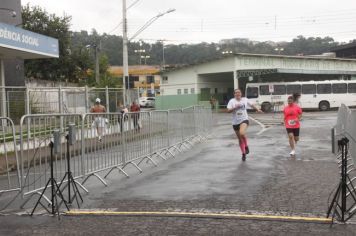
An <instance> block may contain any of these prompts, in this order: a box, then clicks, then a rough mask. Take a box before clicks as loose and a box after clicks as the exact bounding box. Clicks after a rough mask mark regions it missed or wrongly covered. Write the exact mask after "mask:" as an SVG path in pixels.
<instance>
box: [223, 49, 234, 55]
mask: <svg viewBox="0 0 356 236" xmlns="http://www.w3.org/2000/svg"><path fill="white" fill-rule="evenodd" d="M221 53H222V54H223V55H226V54H232V51H229V50H226V51H222V52H221Z"/></svg>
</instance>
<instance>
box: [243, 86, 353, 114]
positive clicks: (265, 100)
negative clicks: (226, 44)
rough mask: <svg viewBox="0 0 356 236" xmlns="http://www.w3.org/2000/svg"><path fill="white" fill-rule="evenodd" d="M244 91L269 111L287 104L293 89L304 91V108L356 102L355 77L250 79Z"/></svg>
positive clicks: (301, 93)
mask: <svg viewBox="0 0 356 236" xmlns="http://www.w3.org/2000/svg"><path fill="white" fill-rule="evenodd" d="M245 91H246V97H247V98H249V99H250V100H252V102H254V103H255V104H256V105H257V106H260V108H261V109H262V110H263V111H270V110H271V109H272V108H273V107H274V106H275V104H279V105H285V104H286V103H287V98H288V96H290V95H292V94H293V93H299V94H300V95H301V98H300V101H299V103H300V105H301V107H302V108H307V109H319V110H322V111H326V110H329V109H330V108H334V107H339V106H340V105H341V104H342V103H343V104H345V105H346V106H356V80H324V81H302V82H301V81H300V82H298V81H297V82H283V83H278V82H270V83H248V84H246V90H245Z"/></svg>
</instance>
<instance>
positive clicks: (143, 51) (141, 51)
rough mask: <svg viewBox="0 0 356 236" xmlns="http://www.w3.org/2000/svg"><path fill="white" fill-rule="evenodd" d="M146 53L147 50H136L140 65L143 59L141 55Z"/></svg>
mask: <svg viewBox="0 0 356 236" xmlns="http://www.w3.org/2000/svg"><path fill="white" fill-rule="evenodd" d="M145 52H146V50H145V49H138V50H135V53H139V55H138V56H139V63H140V65H141V64H142V62H141V58H142V56H141V53H145Z"/></svg>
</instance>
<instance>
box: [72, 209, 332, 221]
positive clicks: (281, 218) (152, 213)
mask: <svg viewBox="0 0 356 236" xmlns="http://www.w3.org/2000/svg"><path fill="white" fill-rule="evenodd" d="M65 215H67V216H85V215H92V216H154V217H195V218H228V219H246V220H249V219H250V220H276V221H296V222H310V223H331V222H332V219H331V218H322V217H302V216H277V215H252V214H233V213H201V212H164V211H162V212H161V211H150V212H148V211H143V212H140V211H133V212H130V211H105V210H97V211H88V210H83V211H81V210H73V211H68V212H66V213H65Z"/></svg>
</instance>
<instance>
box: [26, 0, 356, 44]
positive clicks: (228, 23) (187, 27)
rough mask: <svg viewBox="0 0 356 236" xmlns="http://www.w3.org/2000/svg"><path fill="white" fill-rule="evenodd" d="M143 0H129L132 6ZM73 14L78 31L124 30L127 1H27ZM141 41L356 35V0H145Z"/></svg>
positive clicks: (135, 10) (131, 23) (134, 22)
mask: <svg viewBox="0 0 356 236" xmlns="http://www.w3.org/2000/svg"><path fill="white" fill-rule="evenodd" d="M136 1H137V0H127V6H130V5H131V4H132V3H135V2H136ZM27 3H30V5H38V6H41V7H43V8H45V9H46V10H47V11H48V12H50V13H55V14H56V15H63V14H67V15H70V16H72V26H71V28H72V30H74V31H80V30H87V31H91V29H93V28H95V29H96V30H97V31H98V32H99V33H104V32H105V33H110V34H116V35H121V32H122V27H118V25H119V24H120V22H121V20H122V0H101V1H98V0H22V4H27ZM171 8H174V9H176V11H175V12H172V13H169V14H167V15H164V16H162V17H160V18H159V19H157V21H155V22H154V23H153V24H152V25H151V26H150V27H148V28H147V29H145V30H144V31H143V32H142V33H141V34H139V35H138V36H137V37H136V38H135V40H139V39H143V40H145V41H148V40H152V41H156V40H160V39H164V40H167V41H168V42H171V43H198V42H202V41H205V42H218V41H219V40H220V39H224V38H250V39H252V40H257V41H267V40H272V41H290V40H291V39H293V38H294V37H296V36H298V35H304V36H307V37H317V36H320V37H324V36H331V37H333V38H334V39H335V40H337V41H340V42H348V41H349V40H351V39H356V1H355V0H338V1H335V0H298V1H295V0H293V1H292V0H139V1H138V2H137V3H136V4H135V5H134V6H132V7H131V8H130V9H129V10H128V12H127V19H128V27H129V28H128V29H129V37H130V36H132V35H134V34H135V33H136V32H137V31H138V30H139V29H140V27H141V26H143V25H144V24H145V23H146V22H147V21H149V20H150V19H152V18H153V17H155V16H156V15H157V14H159V13H162V12H165V11H167V10H168V9H171Z"/></svg>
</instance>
